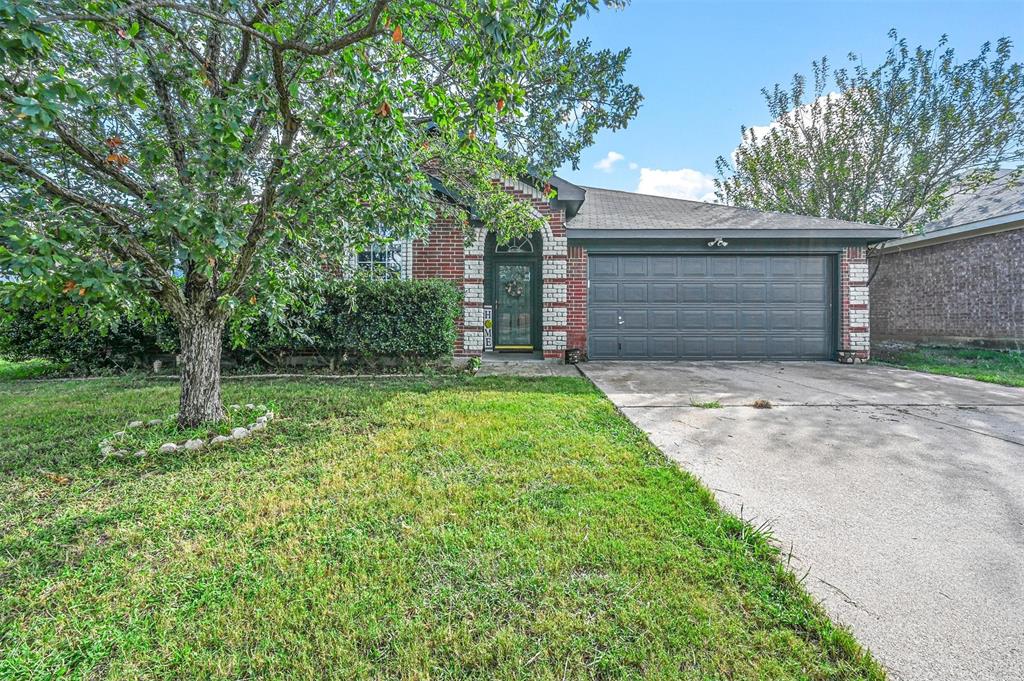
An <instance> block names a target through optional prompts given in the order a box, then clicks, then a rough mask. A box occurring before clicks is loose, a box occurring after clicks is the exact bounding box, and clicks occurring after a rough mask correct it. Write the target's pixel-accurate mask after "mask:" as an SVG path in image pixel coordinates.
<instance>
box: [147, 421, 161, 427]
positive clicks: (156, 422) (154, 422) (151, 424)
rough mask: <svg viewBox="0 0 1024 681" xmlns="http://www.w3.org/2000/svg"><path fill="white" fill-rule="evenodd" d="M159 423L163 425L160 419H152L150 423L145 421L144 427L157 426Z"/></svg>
mask: <svg viewBox="0 0 1024 681" xmlns="http://www.w3.org/2000/svg"><path fill="white" fill-rule="evenodd" d="M161 423H163V421H161V420H160V419H153V420H152V421H147V422H146V425H147V426H159V425H160V424H161Z"/></svg>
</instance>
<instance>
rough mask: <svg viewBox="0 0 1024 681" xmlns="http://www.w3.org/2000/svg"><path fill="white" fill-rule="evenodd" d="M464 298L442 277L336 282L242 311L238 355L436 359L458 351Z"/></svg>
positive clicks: (265, 359)
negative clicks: (285, 302)
mask: <svg viewBox="0 0 1024 681" xmlns="http://www.w3.org/2000/svg"><path fill="white" fill-rule="evenodd" d="M460 301H461V297H460V295H459V291H458V289H457V288H456V287H455V286H453V285H452V284H451V283H450V282H446V281H442V280H439V279H419V280H404V279H384V280H379V279H369V278H357V279H355V280H347V281H335V282H330V283H328V284H327V285H326V286H324V287H321V288H317V289H310V290H308V291H306V292H305V293H304V294H303V295H300V296H296V298H295V302H294V303H293V304H292V305H291V306H289V307H288V308H287V309H285V310H267V309H258V310H253V311H252V313H251V314H249V315H245V314H243V315H240V316H239V317H238V319H236V320H235V323H234V324H233V325H232V330H231V336H232V346H233V349H232V350H231V355H232V356H233V358H234V359H235V360H236V361H239V362H241V363H243V364H246V363H252V361H253V360H256V361H258V362H262V363H265V364H278V363H280V362H282V361H284V359H285V358H286V357H288V356H289V355H291V354H301V353H308V352H313V353H316V354H319V355H321V356H322V357H323V358H324V359H325V360H342V361H346V362H350V363H357V364H374V363H376V362H377V361H378V360H380V359H388V360H398V361H399V362H402V363H408V362H417V361H423V360H436V359H440V358H443V357H448V356H450V355H451V354H452V350H453V348H454V344H455V332H456V329H455V318H456V317H458V315H459V311H460V307H461V303H460Z"/></svg>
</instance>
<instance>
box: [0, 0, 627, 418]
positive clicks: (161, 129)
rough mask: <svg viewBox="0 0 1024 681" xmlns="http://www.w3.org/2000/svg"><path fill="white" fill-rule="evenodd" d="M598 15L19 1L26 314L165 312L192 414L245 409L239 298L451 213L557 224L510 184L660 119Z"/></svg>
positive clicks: (580, 1)
mask: <svg viewBox="0 0 1024 681" xmlns="http://www.w3.org/2000/svg"><path fill="white" fill-rule="evenodd" d="M604 3H605V4H610V5H621V4H623V3H622V1H621V0H604ZM598 4H599V0H288V1H287V2H284V1H282V0H179V1H167V0H138V1H135V2H132V1H130V0H97V1H90V0H55V1H49V2H46V1H35V0H0V31H2V33H0V72H2V75H0V103H2V107H3V108H2V116H0V195H2V197H3V204H2V206H0V230H2V231H0V275H5V276H0V280H2V279H8V280H9V281H8V282H7V283H4V284H3V287H4V292H3V293H4V302H5V304H17V303H18V302H20V301H24V300H28V299H36V300H38V299H47V300H50V301H53V303H54V309H55V310H56V311H58V312H59V311H60V309H61V308H62V307H64V308H69V307H70V306H71V303H72V302H73V303H74V304H75V305H74V306H75V307H76V308H79V309H81V308H83V306H84V308H85V309H88V310H90V313H91V314H95V315H96V316H97V317H99V316H100V315H101V312H102V310H104V309H107V308H109V306H111V305H115V306H117V307H121V308H124V307H129V306H142V305H146V304H147V301H149V302H148V304H149V305H153V304H155V305H157V306H159V308H160V310H161V311H162V312H163V313H164V314H166V315H169V316H170V318H172V319H173V320H174V322H175V323H176V324H177V327H178V329H179V337H180V359H181V402H180V416H179V419H180V423H181V424H182V425H194V424H197V423H200V422H204V421H208V420H216V419H219V418H221V417H222V416H223V407H222V404H221V399H220V348H221V339H222V334H223V332H224V327H225V323H226V321H227V320H228V319H229V317H230V315H231V314H232V311H233V310H235V309H236V308H238V307H239V306H244V305H247V304H253V303H255V304H260V305H273V304H275V303H276V302H279V301H280V297H281V296H283V295H285V292H286V291H287V290H288V289H289V286H288V282H289V280H290V279H292V278H294V276H295V275H296V274H297V273H303V274H306V275H308V274H309V273H310V272H316V271H320V270H325V271H326V270H330V269H331V267H330V264H331V263H335V262H341V261H343V260H344V258H345V256H346V254H347V253H350V252H351V249H353V248H356V249H358V248H361V247H365V245H366V244H368V243H370V242H374V241H380V240H387V239H396V238H404V237H408V236H411V235H417V234H422V233H424V231H425V229H426V228H427V226H428V225H429V223H430V222H431V221H432V220H433V219H434V218H435V217H436V215H437V213H438V211H442V212H445V211H448V212H453V213H455V214H457V215H459V216H461V217H462V218H463V219H465V218H466V217H467V216H466V215H465V213H464V212H463V210H464V209H463V206H472V207H473V211H474V213H475V214H476V215H478V216H479V217H480V218H481V219H482V220H483V221H484V222H485V224H486V225H487V226H488V227H491V228H494V229H498V230H500V231H502V232H503V233H504V234H511V233H517V232H526V231H529V230H532V229H536V228H537V226H538V225H537V223H536V220H537V218H536V217H535V216H534V215H533V214H531V212H530V211H529V210H528V208H527V207H526V206H525V205H523V204H522V203H520V202H517V201H514V200H513V199H511V197H509V196H508V195H507V194H505V193H504V192H502V191H500V189H498V188H496V187H495V184H494V182H493V179H494V178H495V177H498V176H516V175H519V174H522V173H523V172H525V170H526V168H527V167H528V166H527V164H531V165H530V166H529V167H530V169H531V170H532V171H533V172H535V173H546V172H550V171H551V170H553V169H554V168H555V167H557V166H558V165H560V164H561V163H563V162H565V161H567V160H568V161H572V162H573V163H574V164H575V163H576V162H577V161H578V158H579V153H580V151H581V150H582V149H583V148H584V147H586V146H587V145H588V144H590V143H591V141H592V139H593V136H594V135H595V133H596V132H597V131H598V130H599V129H601V128H617V127H621V126H624V125H625V124H626V123H627V121H628V120H629V119H630V118H632V117H633V116H634V115H635V113H636V111H637V107H638V106H639V102H640V95H639V92H638V91H637V89H636V88H635V87H633V86H631V85H628V84H626V83H624V82H623V78H622V74H623V69H624V65H625V60H626V58H627V56H628V52H621V53H612V52H608V51H598V52H595V51H592V50H591V48H590V45H589V43H586V42H582V43H573V42H572V40H571V38H570V29H571V27H572V25H573V22H574V21H576V20H577V19H578V18H579V17H581V16H582V15H583V14H584V13H585V12H587V11H590V10H591V9H596V8H597V6H598ZM432 181H433V182H438V181H439V182H440V183H441V184H443V185H444V186H445V187H446V188H447V190H448V195H449V196H451V195H455V196H457V197H459V199H460V200H459V201H458V202H446V201H444V200H441V199H440V198H439V195H438V194H437V192H435V191H434V185H432ZM456 203H457V205H456Z"/></svg>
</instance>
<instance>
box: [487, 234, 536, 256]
mask: <svg viewBox="0 0 1024 681" xmlns="http://www.w3.org/2000/svg"><path fill="white" fill-rule="evenodd" d="M494 252H495V253H533V240H532V239H530V237H528V236H524V237H519V238H516V239H510V240H509V242H508V243H507V244H496V245H495V247H494Z"/></svg>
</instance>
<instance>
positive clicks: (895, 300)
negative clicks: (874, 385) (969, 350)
mask: <svg viewBox="0 0 1024 681" xmlns="http://www.w3.org/2000/svg"><path fill="white" fill-rule="evenodd" d="M871 271H872V272H873V273H874V277H873V278H872V280H871V300H872V307H871V327H872V334H873V339H874V340H875V341H876V342H885V341H909V342H914V343H932V344H937V345H957V344H978V345H996V346H1000V345H1009V346H1013V345H1019V344H1020V343H1021V342H1022V341H1024V180H1014V179H1013V177H1012V176H1011V175H1010V174H1009V171H1006V172H1003V173H1000V174H998V175H997V177H996V178H995V180H994V181H993V182H992V183H990V184H987V185H985V186H982V187H980V188H979V189H977V190H975V191H971V192H965V193H962V194H960V195H958V196H957V197H956V198H955V199H954V200H953V202H952V203H951V204H950V206H949V207H948V208H947V209H946V210H945V211H944V212H943V214H942V215H941V216H940V217H939V219H937V220H935V221H934V222H931V223H929V224H927V225H925V226H924V228H923V230H922V231H921V232H920V233H919V234H914V235H912V236H905V237H903V238H900V239H895V240H893V241H889V242H886V243H884V244H881V245H880V246H879V247H877V248H875V249H872V256H871Z"/></svg>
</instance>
